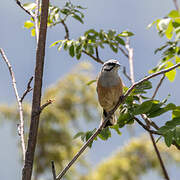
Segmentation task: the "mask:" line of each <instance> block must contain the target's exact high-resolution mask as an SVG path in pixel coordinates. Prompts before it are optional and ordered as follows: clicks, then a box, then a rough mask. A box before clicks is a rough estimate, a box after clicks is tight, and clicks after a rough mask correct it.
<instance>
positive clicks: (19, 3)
mask: <svg viewBox="0 0 180 180" xmlns="http://www.w3.org/2000/svg"><path fill="white" fill-rule="evenodd" d="M15 1H16V3H17V5H18V6H19V7H20V8H21V9H22V10H23V11H25V12H26V13H27V14H29V15H30V16H31V17H32V18H33V19H34V13H33V12H32V11H28V10H27V9H25V8H24V6H23V5H22V4H21V2H20V1H19V0H15Z"/></svg>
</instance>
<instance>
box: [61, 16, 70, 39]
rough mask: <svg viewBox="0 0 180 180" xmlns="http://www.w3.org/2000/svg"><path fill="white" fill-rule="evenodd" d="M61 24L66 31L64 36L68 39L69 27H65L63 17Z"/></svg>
mask: <svg viewBox="0 0 180 180" xmlns="http://www.w3.org/2000/svg"><path fill="white" fill-rule="evenodd" d="M61 24H62V25H63V26H64V29H65V32H66V35H65V37H64V38H65V39H67V40H69V29H68V27H67V25H66V23H65V22H64V20H63V19H62V20H61Z"/></svg>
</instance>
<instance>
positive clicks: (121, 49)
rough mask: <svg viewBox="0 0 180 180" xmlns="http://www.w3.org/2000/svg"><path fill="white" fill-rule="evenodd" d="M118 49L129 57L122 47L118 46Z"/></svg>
mask: <svg viewBox="0 0 180 180" xmlns="http://www.w3.org/2000/svg"><path fill="white" fill-rule="evenodd" d="M119 49H120V51H121V52H122V53H123V54H124V56H126V57H127V58H128V59H129V55H128V53H127V52H126V51H125V50H124V49H123V48H122V47H120V46H119Z"/></svg>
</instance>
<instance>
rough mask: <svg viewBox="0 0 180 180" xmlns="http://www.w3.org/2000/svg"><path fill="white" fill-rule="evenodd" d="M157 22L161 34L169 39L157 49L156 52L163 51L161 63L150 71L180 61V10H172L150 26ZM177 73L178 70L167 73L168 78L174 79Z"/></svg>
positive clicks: (167, 66)
mask: <svg viewBox="0 0 180 180" xmlns="http://www.w3.org/2000/svg"><path fill="white" fill-rule="evenodd" d="M154 24H156V28H157V30H158V32H159V35H160V36H165V38H166V39H167V40H168V41H167V42H166V43H165V44H163V45H162V46H161V47H159V48H157V49H156V50H155V53H157V52H162V59H161V61H160V62H159V64H158V65H157V66H156V67H155V68H153V69H152V70H151V71H150V73H154V72H157V71H159V70H162V69H166V68H169V67H171V66H173V65H174V64H176V63H178V62H180V57H179V55H180V47H179V39H180V13H179V11H176V10H173V11H171V12H170V13H169V14H168V15H167V17H165V18H162V19H157V20H156V21H154V22H153V23H152V24H150V25H149V26H148V27H151V26H152V25H154ZM175 75H176V70H173V71H171V72H169V73H166V76H167V78H168V79H169V80H170V81H173V80H174V78H175Z"/></svg>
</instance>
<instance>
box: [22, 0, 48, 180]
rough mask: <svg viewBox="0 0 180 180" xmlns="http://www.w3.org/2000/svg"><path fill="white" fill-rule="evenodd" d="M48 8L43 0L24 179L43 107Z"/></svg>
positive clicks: (25, 179) (28, 177)
mask: <svg viewBox="0 0 180 180" xmlns="http://www.w3.org/2000/svg"><path fill="white" fill-rule="evenodd" d="M48 9H49V0H42V3H41V18H40V29H39V39H38V44H37V50H36V68H35V76H34V88H33V100H32V111H31V122H30V129H29V135H28V145H27V151H26V155H25V164H24V167H23V171H22V180H31V176H32V169H33V162H34V153H35V148H36V144H37V135H38V127H39V118H40V113H39V114H37V115H36V116H34V113H36V112H38V111H39V109H40V107H41V106H40V104H41V93H42V81H43V70H44V57H45V45H46V33H47V20H48Z"/></svg>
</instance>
